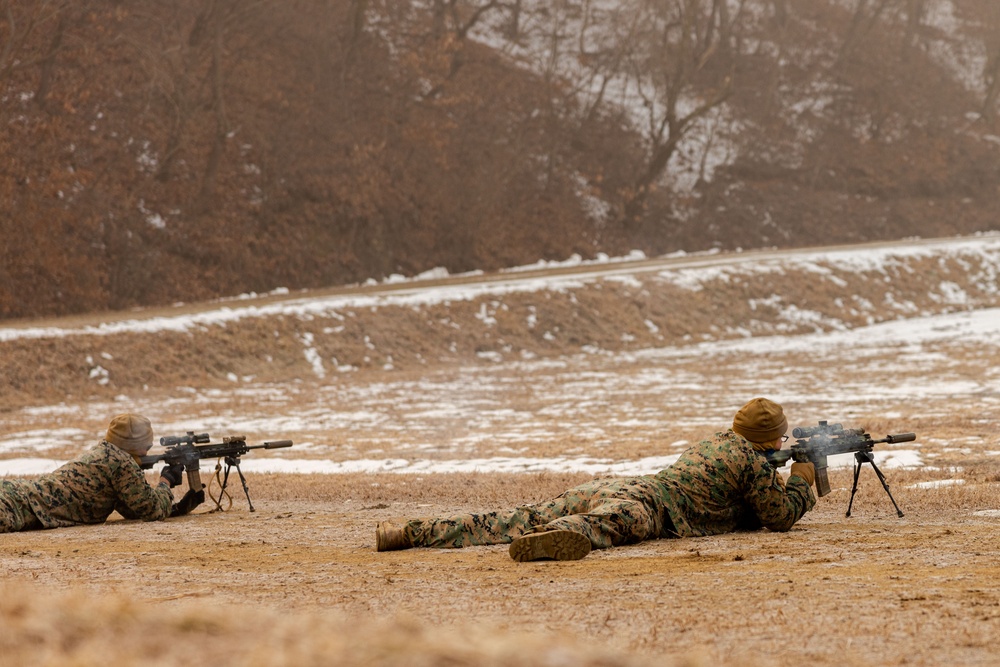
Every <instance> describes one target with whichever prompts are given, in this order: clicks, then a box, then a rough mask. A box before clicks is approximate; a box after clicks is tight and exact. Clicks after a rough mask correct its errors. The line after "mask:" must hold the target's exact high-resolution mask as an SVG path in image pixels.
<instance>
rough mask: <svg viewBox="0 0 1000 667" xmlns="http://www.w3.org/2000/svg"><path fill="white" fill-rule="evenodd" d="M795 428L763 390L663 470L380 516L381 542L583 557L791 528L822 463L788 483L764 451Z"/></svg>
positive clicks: (524, 556)
mask: <svg viewBox="0 0 1000 667" xmlns="http://www.w3.org/2000/svg"><path fill="white" fill-rule="evenodd" d="M787 428H788V422H787V420H786V419H785V417H784V414H783V412H782V410H781V406H780V405H778V404H777V403H774V402H773V401H769V400H767V399H754V400H753V401H751V402H750V403H748V404H747V405H746V406H744V407H743V408H742V409H741V410H740V412H738V413H737V416H736V418H735V419H734V422H733V429H730V430H727V431H725V432H721V433H716V434H715V436H714V437H712V438H711V439H708V440H705V441H702V442H700V443H698V444H697V445H695V446H693V447H691V448H689V449H688V450H687V451H685V452H684V453H683V454H682V455H681V457H680V459H678V461H677V462H676V463H674V464H673V465H671V466H670V467H669V468H666V469H664V470H661V471H660V472H659V473H657V474H655V475H645V476H641V477H631V478H625V479H615V480H597V481H593V482H587V483H585V484H581V485H580V486H577V487H574V488H572V489H569V490H568V491H566V492H564V493H563V494H561V495H560V496H559V497H557V498H555V499H553V500H550V501H548V502H544V503H539V504H536V505H527V506H524V507H518V508H516V509H513V510H509V511H501V512H487V513H482V514H463V515H458V516H454V517H447V518H430V519H414V520H411V521H408V522H406V523H405V524H404V525H402V526H394V525H393V524H391V523H384V524H380V526H379V527H378V528H377V529H376V542H377V548H378V550H379V551H388V550H392V549H394V548H395V549H400V548H408V547H411V546H422V547H464V546H471V545H479V544H503V543H508V542H511V543H512V544H511V549H510V554H511V557H513V558H514V559H515V560H536V559H539V558H556V559H560V560H572V559H576V558H582V557H583V556H585V555H586V554H587V553H588V552H589V551H590V549H591V548H595V549H605V548H608V547H612V546H620V545H623V544H631V543H635V542H640V541H642V540H650V539H658V538H663V537H695V536H703V535H716V534H719V533H727V532H732V531H735V530H756V529H759V528H762V527H766V528H768V529H770V530H774V531H787V530H789V529H790V528H791V527H792V525H793V524H794V523H795V522H796V521H798V520H799V519H800V518H802V515H803V514H805V513H806V512H807V511H809V510H810V509H811V508H812V507H813V506H814V505H815V503H816V497H815V495H814V494H813V492H812V489H811V488H810V487H811V485H812V483H813V480H814V477H815V471H814V470H813V469H812V464H810V463H805V464H801V465H800V466H797V467H796V466H793V468H792V474H791V475H790V476H789V478H788V481H787V482H785V481H784V480H783V479H782V477H781V476H780V475H778V472H777V470H775V468H774V467H773V466H772V465H771V464H769V463H768V462H767V460H766V459H765V458H764V456H763V455H762V454H761V452H763V451H765V450H766V449H770V448H780V446H781V443H782V442H783V436H784V433H785V431H786V430H787Z"/></svg>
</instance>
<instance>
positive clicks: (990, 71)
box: [980, 2, 1000, 123]
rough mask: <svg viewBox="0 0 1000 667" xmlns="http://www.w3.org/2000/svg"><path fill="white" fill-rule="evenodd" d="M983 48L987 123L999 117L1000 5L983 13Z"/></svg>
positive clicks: (988, 6) (984, 118)
mask: <svg viewBox="0 0 1000 667" xmlns="http://www.w3.org/2000/svg"><path fill="white" fill-rule="evenodd" d="M982 23H983V46H984V50H985V52H986V61H985V63H984V65H983V88H984V94H983V104H982V107H981V110H980V115H981V116H982V118H983V120H984V121H986V122H987V123H992V122H993V121H994V120H995V119H996V117H997V101H998V100H1000V5H998V4H997V3H995V2H991V3H989V4H988V5H987V6H986V7H985V11H984V13H983V20H982Z"/></svg>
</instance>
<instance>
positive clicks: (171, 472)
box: [160, 463, 184, 489]
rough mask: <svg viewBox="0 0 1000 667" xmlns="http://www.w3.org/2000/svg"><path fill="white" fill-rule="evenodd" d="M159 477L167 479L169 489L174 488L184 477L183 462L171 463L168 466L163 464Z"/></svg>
mask: <svg viewBox="0 0 1000 667" xmlns="http://www.w3.org/2000/svg"><path fill="white" fill-rule="evenodd" d="M160 477H162V478H163V479H165V480H167V482H168V483H169V484H170V488H171V489H172V488H174V487H175V486H177V485H178V484H180V483H181V481H182V480H183V479H184V464H183V463H171V464H170V465H168V466H164V467H163V470H161V471H160Z"/></svg>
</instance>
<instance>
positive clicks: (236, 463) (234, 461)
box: [219, 454, 257, 512]
mask: <svg viewBox="0 0 1000 667" xmlns="http://www.w3.org/2000/svg"><path fill="white" fill-rule="evenodd" d="M225 461H226V473H225V475H223V477H222V491H225V490H226V484H227V483H228V482H229V469H230V468H236V472H237V473H239V476H240V482H242V483H243V493H245V494H246V497H247V505H249V506H250V511H251V512H256V511H257V510H255V509H254V508H253V503H252V502H251V501H250V489H249V488H247V478H246V477H244V476H243V471H242V470H240V457H239V456H236V455H232V454H231V455H229V456H227V457H226V459H225ZM219 498H222V492H221V491H220V492H219Z"/></svg>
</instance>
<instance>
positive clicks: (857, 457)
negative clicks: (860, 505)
mask: <svg viewBox="0 0 1000 667" xmlns="http://www.w3.org/2000/svg"><path fill="white" fill-rule="evenodd" d="M866 460H867V459H866V458H864V457H862V455H861V452H854V485H853V486H852V487H851V502H849V503H847V516H851V506H852V505H853V504H854V494H855V493H857V492H858V476H859V475H860V474H861V462H862V461H866Z"/></svg>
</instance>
